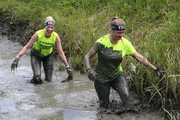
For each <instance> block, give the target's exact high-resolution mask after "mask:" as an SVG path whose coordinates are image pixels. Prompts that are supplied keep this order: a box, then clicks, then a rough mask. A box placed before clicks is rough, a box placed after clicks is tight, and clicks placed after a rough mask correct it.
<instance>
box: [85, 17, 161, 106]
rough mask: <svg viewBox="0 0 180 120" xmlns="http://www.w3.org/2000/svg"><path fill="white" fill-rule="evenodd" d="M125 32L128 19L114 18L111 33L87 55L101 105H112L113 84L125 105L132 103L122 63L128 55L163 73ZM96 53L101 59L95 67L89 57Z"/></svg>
mask: <svg viewBox="0 0 180 120" xmlns="http://www.w3.org/2000/svg"><path fill="white" fill-rule="evenodd" d="M124 33H125V22H124V21H123V20H122V19H119V18H118V17H114V18H112V20H111V30H110V34H108V35H105V36H103V37H101V38H99V39H98V40H97V41H96V42H95V43H94V45H93V46H92V48H91V49H90V51H89V52H88V53H87V54H86V55H85V56H84V64H85V67H86V70H87V73H88V78H89V79H90V80H91V81H94V86H95V89H96V92H97V95H98V98H99V101H100V106H101V107H108V105H109V94H110V87H112V88H113V89H114V90H115V91H117V92H118V94H119V96H120V98H121V100H122V103H123V106H126V105H127V104H130V102H129V91H128V87H127V83H126V78H125V75H124V73H123V69H122V66H121V63H122V60H123V57H124V56H126V55H131V56H132V57H134V58H135V59H136V60H137V61H138V62H140V63H142V64H144V65H145V66H148V67H149V68H150V69H152V70H154V71H155V72H156V73H157V74H158V75H159V74H160V73H161V72H163V71H161V70H159V69H158V68H156V67H155V66H154V65H152V64H151V63H150V62H149V61H148V60H147V59H145V58H144V57H143V56H142V55H140V54H139V53H138V52H137V51H136V50H135V49H134V47H133V46H132V44H131V43H130V42H129V41H128V40H127V39H125V38H124V37H123V36H124ZM96 53H97V54H98V60H97V62H96V64H95V67H94V69H93V68H91V66H90V63H89V59H90V58H91V57H92V56H94V55H95V54H96Z"/></svg>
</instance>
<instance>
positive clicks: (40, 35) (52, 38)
mask: <svg viewBox="0 0 180 120" xmlns="http://www.w3.org/2000/svg"><path fill="white" fill-rule="evenodd" d="M44 25H45V29H42V30H39V31H37V32H36V33H35V34H34V35H33V36H32V37H31V39H30V40H29V42H28V43H27V44H26V45H25V46H24V47H23V48H22V50H21V51H20V52H19V54H18V55H17V56H16V58H15V60H14V61H13V63H12V65H11V70H14V69H15V68H17V65H18V61H19V59H20V58H21V57H22V56H23V55H24V54H25V53H26V52H27V51H28V50H29V49H30V48H31V47H32V49H31V54H30V57H31V66H32V70H33V74H34V75H33V78H32V80H31V81H30V82H31V83H35V84H41V83H42V80H41V62H42V63H43V67H44V71H45V80H46V81H48V82H51V81H52V75H53V55H52V52H53V47H54V46H55V47H56V48H57V51H58V55H59V57H60V58H61V59H62V61H63V63H64V64H65V66H66V70H67V72H68V74H69V76H68V78H67V81H68V80H72V79H73V74H72V70H71V69H70V67H69V64H68V62H67V59H66V56H65V54H64V51H63V49H62V46H61V40H60V37H59V35H58V34H57V33H56V32H54V28H55V21H54V19H53V18H52V17H51V16H49V17H47V18H46V21H45V23H44Z"/></svg>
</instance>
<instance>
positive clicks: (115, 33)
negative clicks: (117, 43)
mask: <svg viewBox="0 0 180 120" xmlns="http://www.w3.org/2000/svg"><path fill="white" fill-rule="evenodd" d="M111 32H112V37H113V39H114V40H120V39H121V38H122V37H123V36H124V33H125V30H111Z"/></svg>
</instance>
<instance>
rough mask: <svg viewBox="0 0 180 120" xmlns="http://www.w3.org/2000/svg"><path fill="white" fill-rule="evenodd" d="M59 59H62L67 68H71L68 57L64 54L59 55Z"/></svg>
mask: <svg viewBox="0 0 180 120" xmlns="http://www.w3.org/2000/svg"><path fill="white" fill-rule="evenodd" d="M59 57H60V58H61V60H62V61H63V63H64V65H65V66H69V64H68V62H67V59H66V56H65V55H64V54H59Z"/></svg>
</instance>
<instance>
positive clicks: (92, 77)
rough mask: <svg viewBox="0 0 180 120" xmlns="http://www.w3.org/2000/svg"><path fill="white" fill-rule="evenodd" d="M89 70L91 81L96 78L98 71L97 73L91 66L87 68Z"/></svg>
mask: <svg viewBox="0 0 180 120" xmlns="http://www.w3.org/2000/svg"><path fill="white" fill-rule="evenodd" d="M87 72H88V78H89V80H91V81H94V80H96V74H97V73H96V72H95V71H94V70H93V69H91V68H89V69H88V70H87Z"/></svg>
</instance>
